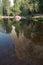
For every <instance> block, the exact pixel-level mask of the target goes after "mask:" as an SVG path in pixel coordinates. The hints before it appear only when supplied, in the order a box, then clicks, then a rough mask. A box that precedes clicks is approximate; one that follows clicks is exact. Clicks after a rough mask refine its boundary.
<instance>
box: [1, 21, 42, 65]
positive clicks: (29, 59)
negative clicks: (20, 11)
mask: <svg viewBox="0 0 43 65" xmlns="http://www.w3.org/2000/svg"><path fill="white" fill-rule="evenodd" d="M28 22H29V21H20V23H17V22H16V23H17V25H16V23H13V26H11V27H12V29H10V28H9V25H8V24H7V26H6V25H5V27H6V28H8V29H7V31H6V32H10V33H9V34H10V35H9V34H6V33H5V34H3V33H0V50H1V52H0V60H1V64H3V63H6V64H7V65H8V64H11V65H20V64H21V65H43V46H42V45H43V44H42V45H41V43H43V41H42V40H40V39H43V37H41V38H40V39H39V37H38V38H37V35H36V33H35V29H36V26H35V27H34V26H33V23H30V22H29V23H28ZM22 23H23V24H22ZM24 23H25V24H24ZM14 25H15V26H16V28H15V27H14ZM6 28H5V30H6ZM33 29H34V30H33ZM9 30H10V31H9ZM32 30H33V31H32ZM31 37H32V38H31ZM34 39H35V40H36V41H34ZM37 39H39V40H40V42H38V41H39V40H38V41H37ZM12 40H13V42H12ZM39 43H40V44H39ZM13 52H14V53H13Z"/></svg>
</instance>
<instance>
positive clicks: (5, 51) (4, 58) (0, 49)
mask: <svg viewBox="0 0 43 65" xmlns="http://www.w3.org/2000/svg"><path fill="white" fill-rule="evenodd" d="M12 60H13V42H12V40H11V37H10V35H8V34H4V33H1V32H0V65H3V64H4V63H5V64H6V63H8V62H9V63H11V61H12ZM8 65H9V64H8Z"/></svg>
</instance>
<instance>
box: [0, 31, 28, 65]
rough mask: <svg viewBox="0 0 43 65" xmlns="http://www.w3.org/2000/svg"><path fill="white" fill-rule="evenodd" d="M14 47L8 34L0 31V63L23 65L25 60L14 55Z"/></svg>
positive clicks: (3, 64)
mask: <svg viewBox="0 0 43 65" xmlns="http://www.w3.org/2000/svg"><path fill="white" fill-rule="evenodd" d="M14 49H15V47H14V45H13V41H12V39H11V37H10V35H9V34H5V33H2V32H0V65H25V61H23V60H20V59H18V58H17V57H16V56H15V54H14V52H13V50H14ZM26 65H27V64H26Z"/></svg>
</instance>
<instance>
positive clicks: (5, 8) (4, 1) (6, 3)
mask: <svg viewBox="0 0 43 65" xmlns="http://www.w3.org/2000/svg"><path fill="white" fill-rule="evenodd" d="M2 4H3V10H2V13H3V16H7V15H9V13H8V6H9V0H2ZM8 21H9V19H7V18H4V19H3V22H4V26H5V29H6V32H10V31H11V27H10V24H9V22H8Z"/></svg>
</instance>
